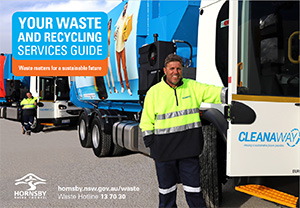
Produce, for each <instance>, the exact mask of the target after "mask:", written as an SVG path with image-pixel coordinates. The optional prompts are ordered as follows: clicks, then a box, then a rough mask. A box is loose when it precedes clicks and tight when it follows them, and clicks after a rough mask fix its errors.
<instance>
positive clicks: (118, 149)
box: [111, 143, 126, 156]
mask: <svg viewBox="0 0 300 208" xmlns="http://www.w3.org/2000/svg"><path fill="white" fill-rule="evenodd" d="M125 151H126V149H124V148H123V147H121V146H119V145H117V144H114V143H112V150H111V155H112V156H119V155H121V154H123V153H124V152H125Z"/></svg>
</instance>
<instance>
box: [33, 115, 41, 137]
mask: <svg viewBox="0 0 300 208" xmlns="http://www.w3.org/2000/svg"><path fill="white" fill-rule="evenodd" d="M43 128H44V126H43V125H41V123H40V121H39V120H38V119H37V118H36V116H34V118H33V124H32V125H31V131H32V132H35V133H38V132H40V131H42V130H43Z"/></svg>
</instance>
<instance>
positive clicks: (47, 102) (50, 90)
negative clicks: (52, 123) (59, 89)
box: [37, 77, 55, 119]
mask: <svg viewBox="0 0 300 208" xmlns="http://www.w3.org/2000/svg"><path fill="white" fill-rule="evenodd" d="M38 83H39V84H38V93H39V103H41V105H39V107H38V108H37V118H38V119H52V118H53V117H54V95H55V86H54V77H38Z"/></svg>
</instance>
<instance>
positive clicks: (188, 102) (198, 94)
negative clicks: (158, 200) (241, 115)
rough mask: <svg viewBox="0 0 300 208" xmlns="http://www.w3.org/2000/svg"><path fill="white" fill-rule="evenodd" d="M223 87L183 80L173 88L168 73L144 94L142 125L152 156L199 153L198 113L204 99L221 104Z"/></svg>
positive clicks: (163, 158)
mask: <svg viewBox="0 0 300 208" xmlns="http://www.w3.org/2000/svg"><path fill="white" fill-rule="evenodd" d="M222 94H223V93H222V87H216V86H213V85H206V84H201V83H199V82H196V81H194V80H190V79H182V81H181V82H180V84H179V86H177V87H176V88H172V87H170V86H169V85H168V84H167V83H166V81H165V76H164V77H163V78H162V80H161V82H159V83H158V84H156V85H154V86H152V87H151V88H150V89H149V90H148V92H147V94H146V97H145V102H144V109H143V112H142V117H141V122H140V128H141V129H142V134H143V138H144V142H145V145H146V146H147V147H150V156H151V157H152V158H154V159H155V160H157V161H168V160H175V159H181V158H187V157H193V156H197V155H199V154H200V153H201V151H202V148H203V136H202V129H201V122H200V115H199V108H200V105H201V103H202V102H206V103H221V95H222Z"/></svg>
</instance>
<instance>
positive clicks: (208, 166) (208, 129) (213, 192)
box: [199, 125, 222, 207]
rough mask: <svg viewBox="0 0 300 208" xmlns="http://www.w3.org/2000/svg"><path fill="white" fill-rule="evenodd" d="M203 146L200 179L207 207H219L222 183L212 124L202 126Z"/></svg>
mask: <svg viewBox="0 0 300 208" xmlns="http://www.w3.org/2000/svg"><path fill="white" fill-rule="evenodd" d="M202 131H203V137H204V147H203V151H202V154H201V155H200V158H199V161H200V166H201V170H200V180H201V189H202V192H203V197H204V199H205V202H206V206H207V207H219V204H220V200H221V196H222V184H221V182H220V180H219V176H218V175H219V174H218V159H217V130H216V128H215V127H214V126H213V125H205V126H203V127H202Z"/></svg>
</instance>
